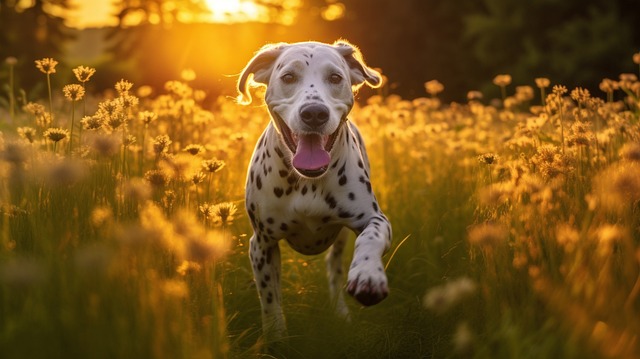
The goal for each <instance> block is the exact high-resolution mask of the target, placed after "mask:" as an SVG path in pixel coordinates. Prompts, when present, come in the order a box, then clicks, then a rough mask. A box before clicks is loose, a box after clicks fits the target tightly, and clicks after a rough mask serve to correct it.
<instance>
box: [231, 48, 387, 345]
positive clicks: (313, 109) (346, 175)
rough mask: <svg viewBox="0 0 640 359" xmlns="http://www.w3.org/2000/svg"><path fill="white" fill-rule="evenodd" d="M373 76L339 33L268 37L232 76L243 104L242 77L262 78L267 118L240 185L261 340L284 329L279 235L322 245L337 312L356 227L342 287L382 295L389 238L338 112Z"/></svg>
mask: <svg viewBox="0 0 640 359" xmlns="http://www.w3.org/2000/svg"><path fill="white" fill-rule="evenodd" d="M380 83H381V78H380V75H379V74H378V73H377V72H376V71H374V70H372V69H370V68H369V67H367V65H365V63H364V62H363V60H362V56H361V55H360V52H359V51H358V49H357V48H355V47H354V46H353V45H351V44H349V43H347V42H345V41H338V42H336V43H334V44H332V45H329V44H323V43H318V42H302V43H295V44H284V43H281V44H274V45H268V46H265V47H264V48H262V49H261V50H260V51H259V52H258V53H257V54H256V55H255V56H254V57H253V59H251V60H250V61H249V63H248V64H247V66H246V67H245V69H244V70H243V72H242V74H241V75H240V79H239V81H238V90H239V92H240V99H241V100H242V101H243V102H245V103H248V102H250V101H251V97H250V94H249V87H250V86H266V93H265V102H266V104H267V107H268V110H269V114H270V115H271V119H272V121H270V123H269V125H268V126H267V127H266V129H265V131H264V133H263V134H262V136H261V137H260V139H259V141H258V143H257V145H256V147H255V150H254V153H253V156H252V160H251V164H250V165H249V169H248V175H247V186H246V208H247V213H248V215H249V218H250V219H251V224H252V226H253V230H254V233H253V236H252V237H251V240H250V249H249V256H250V259H251V263H252V267H253V273H254V278H255V283H256V287H257V289H258V292H259V296H260V302H261V305H262V325H263V333H264V335H265V337H266V338H267V339H268V340H280V339H282V338H284V337H286V335H287V332H286V324H285V318H284V315H283V311H282V306H281V299H282V298H281V292H280V250H279V244H278V243H279V240H281V239H284V240H286V241H287V242H288V243H289V245H290V246H291V247H292V248H293V249H295V250H296V251H298V252H300V253H303V254H308V255H310V254H319V253H321V252H323V251H325V250H327V249H328V248H331V249H330V250H329V252H328V254H327V256H326V264H327V270H328V277H329V289H330V293H331V297H332V303H334V305H335V307H336V311H337V312H338V313H339V314H340V315H342V316H345V317H348V315H349V314H348V313H349V311H348V308H347V305H346V303H345V300H344V296H343V294H342V293H343V291H342V289H343V287H344V279H343V268H342V252H343V248H344V246H345V240H346V236H347V230H351V231H353V232H355V233H356V234H357V238H356V242H355V250H354V255H353V260H352V262H351V266H350V268H349V272H348V274H347V284H346V289H347V292H348V293H349V294H351V295H352V296H354V297H355V298H356V299H357V300H358V301H359V302H360V303H362V304H363V305H367V306H368V305H373V304H376V303H378V302H380V301H381V300H383V299H384V298H385V297H386V296H387V294H388V287H387V277H386V274H385V272H384V266H383V263H382V259H381V257H382V255H383V254H384V252H385V251H387V250H388V248H389V246H390V243H391V225H390V223H389V221H388V220H387V218H386V217H385V215H384V214H383V213H382V211H381V209H380V207H379V206H378V203H377V201H376V198H375V195H374V193H373V191H372V187H371V182H370V179H369V176H370V172H369V161H368V158H367V154H366V151H365V148H364V144H363V141H362V138H361V136H360V134H359V132H358V130H357V128H356V126H355V125H354V124H353V123H351V122H349V121H348V120H347V115H348V114H349V112H350V111H351V108H352V106H353V101H354V98H353V91H354V90H355V89H356V88H357V87H359V86H361V85H363V84H367V85H369V86H371V87H377V86H379V85H380Z"/></svg>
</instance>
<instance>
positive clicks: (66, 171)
mask: <svg viewBox="0 0 640 359" xmlns="http://www.w3.org/2000/svg"><path fill="white" fill-rule="evenodd" d="M41 166H42V168H41V169H40V171H42V172H43V175H42V178H44V181H45V183H46V184H48V185H49V186H52V187H70V186H74V185H75V184H77V183H78V182H80V181H82V180H83V179H84V178H85V177H86V176H87V173H88V169H87V167H86V163H84V162H82V161H79V160H75V159H62V160H60V159H55V158H54V159H50V160H49V161H48V162H46V163H43V164H42V165H41Z"/></svg>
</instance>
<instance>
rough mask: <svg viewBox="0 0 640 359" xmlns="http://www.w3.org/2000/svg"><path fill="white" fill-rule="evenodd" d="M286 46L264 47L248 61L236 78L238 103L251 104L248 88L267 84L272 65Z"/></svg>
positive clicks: (284, 44)
mask: <svg viewBox="0 0 640 359" xmlns="http://www.w3.org/2000/svg"><path fill="white" fill-rule="evenodd" d="M286 45H287V44H286V43H278V44H270V45H265V46H263V47H262V48H261V49H260V50H259V51H258V52H257V53H256V55H255V56H254V57H253V58H252V59H251V60H250V61H249V63H248V64H247V66H245V68H244V69H243V70H242V73H241V74H240V77H239V78H238V93H239V95H238V102H239V103H241V104H245V105H247V104H250V103H251V94H250V93H249V87H250V86H256V85H257V86H260V85H267V84H268V82H269V78H270V77H271V72H272V70H273V64H274V63H275V61H276V59H277V58H278V57H279V56H280V54H281V53H282V50H283V49H284V48H285V46H286Z"/></svg>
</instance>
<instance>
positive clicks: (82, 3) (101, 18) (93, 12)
mask: <svg viewBox="0 0 640 359" xmlns="http://www.w3.org/2000/svg"><path fill="white" fill-rule="evenodd" d="M111 2H112V0H71V4H72V6H73V7H75V8H76V10H74V11H72V12H71V14H70V16H69V25H70V26H73V27H80V28H85V27H94V26H109V25H116V24H117V19H116V18H115V17H114V16H113V15H112V14H113V13H114V9H113V6H112V5H111Z"/></svg>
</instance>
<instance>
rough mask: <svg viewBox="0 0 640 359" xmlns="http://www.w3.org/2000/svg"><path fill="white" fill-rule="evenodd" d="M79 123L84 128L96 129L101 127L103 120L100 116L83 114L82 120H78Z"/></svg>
mask: <svg viewBox="0 0 640 359" xmlns="http://www.w3.org/2000/svg"><path fill="white" fill-rule="evenodd" d="M80 124H81V125H82V128H83V129H85V130H92V131H96V130H99V129H101V128H102V125H103V121H102V118H101V117H100V116H95V115H94V116H84V117H83V118H82V120H80Z"/></svg>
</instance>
